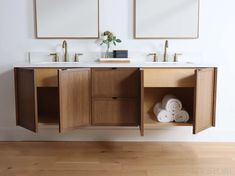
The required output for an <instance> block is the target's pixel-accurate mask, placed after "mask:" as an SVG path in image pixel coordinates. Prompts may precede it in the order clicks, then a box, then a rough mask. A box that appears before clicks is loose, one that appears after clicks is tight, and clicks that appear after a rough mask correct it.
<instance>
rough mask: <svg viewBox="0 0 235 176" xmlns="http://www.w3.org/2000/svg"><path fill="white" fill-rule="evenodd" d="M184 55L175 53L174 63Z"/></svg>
mask: <svg viewBox="0 0 235 176" xmlns="http://www.w3.org/2000/svg"><path fill="white" fill-rule="evenodd" d="M182 55H183V54H182V53H175V55H174V62H178V56H182Z"/></svg>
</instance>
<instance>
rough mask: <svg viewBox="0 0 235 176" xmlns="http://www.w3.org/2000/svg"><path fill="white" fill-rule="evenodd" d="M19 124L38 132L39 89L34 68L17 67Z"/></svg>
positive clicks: (16, 82) (16, 83) (17, 113)
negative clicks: (36, 85) (36, 84)
mask: <svg viewBox="0 0 235 176" xmlns="http://www.w3.org/2000/svg"><path fill="white" fill-rule="evenodd" d="M15 89H16V91H15V92H16V116H17V125H19V126H21V127H24V128H26V129H28V130H31V131H33V132H37V123H38V116H37V96H36V94H37V89H36V87H35V73H34V70H33V69H24V68H17V69H15Z"/></svg>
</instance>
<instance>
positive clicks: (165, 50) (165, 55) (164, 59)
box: [163, 40, 169, 62]
mask: <svg viewBox="0 0 235 176" xmlns="http://www.w3.org/2000/svg"><path fill="white" fill-rule="evenodd" d="M168 47H169V44H168V40H166V42H165V47H164V58H163V61H164V62H167V57H168V55H167V49H168Z"/></svg>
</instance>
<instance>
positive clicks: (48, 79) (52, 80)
mask: <svg viewBox="0 0 235 176" xmlns="http://www.w3.org/2000/svg"><path fill="white" fill-rule="evenodd" d="M35 73H36V86H37V87H58V74H57V73H58V70H57V69H49V68H46V69H35Z"/></svg>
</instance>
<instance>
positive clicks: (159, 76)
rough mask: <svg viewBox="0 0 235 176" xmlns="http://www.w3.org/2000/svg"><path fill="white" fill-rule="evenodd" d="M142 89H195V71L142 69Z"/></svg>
mask: <svg viewBox="0 0 235 176" xmlns="http://www.w3.org/2000/svg"><path fill="white" fill-rule="evenodd" d="M142 71H143V82H144V87H195V84H196V76H195V69H184V68H180V69H143V70H142Z"/></svg>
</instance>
